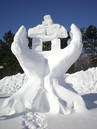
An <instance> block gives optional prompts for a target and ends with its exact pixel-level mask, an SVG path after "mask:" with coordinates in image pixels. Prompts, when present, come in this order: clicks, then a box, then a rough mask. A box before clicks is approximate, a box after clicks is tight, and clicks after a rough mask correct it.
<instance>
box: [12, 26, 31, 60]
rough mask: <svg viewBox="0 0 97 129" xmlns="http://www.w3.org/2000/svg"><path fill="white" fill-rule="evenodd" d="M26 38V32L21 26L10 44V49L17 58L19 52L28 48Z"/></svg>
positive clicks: (21, 52)
mask: <svg viewBox="0 0 97 129" xmlns="http://www.w3.org/2000/svg"><path fill="white" fill-rule="evenodd" d="M28 49H29V48H28V39H27V32H26V28H25V27H24V26H21V27H20V28H19V30H18V31H17V33H16V34H15V37H14V41H13V43H12V45H11V50H12V52H13V54H14V55H15V56H16V57H17V58H19V57H20V55H21V54H23V53H25V51H26V50H28Z"/></svg>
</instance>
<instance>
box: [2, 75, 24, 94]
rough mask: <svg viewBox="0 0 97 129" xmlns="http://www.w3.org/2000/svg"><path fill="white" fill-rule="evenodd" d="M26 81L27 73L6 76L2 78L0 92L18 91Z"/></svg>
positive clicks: (11, 92)
mask: <svg viewBox="0 0 97 129" xmlns="http://www.w3.org/2000/svg"><path fill="white" fill-rule="evenodd" d="M24 81H26V76H25V74H20V73H18V74H16V75H12V76H6V77H5V78H3V79H1V80H0V94H7V95H12V94H13V93H15V92H16V91H18V90H19V89H20V88H21V86H22V85H23V84H24Z"/></svg>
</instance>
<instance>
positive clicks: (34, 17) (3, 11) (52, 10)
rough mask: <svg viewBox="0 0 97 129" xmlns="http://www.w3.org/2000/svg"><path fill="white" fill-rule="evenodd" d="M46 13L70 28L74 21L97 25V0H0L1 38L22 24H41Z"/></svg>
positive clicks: (82, 25) (31, 25)
mask: <svg viewBox="0 0 97 129" xmlns="http://www.w3.org/2000/svg"><path fill="white" fill-rule="evenodd" d="M45 14H51V16H52V18H53V21H54V22H55V23H59V24H62V25H64V26H65V27H66V28H67V29H68V30H69V28H70V25H71V24H72V23H75V24H77V25H78V26H79V27H80V28H82V27H87V26H88V25H90V24H93V25H95V26H97V0H0V39H2V36H3V35H4V33H5V32H8V31H9V30H12V32H14V33H15V32H16V31H17V30H18V28H19V27H20V26H21V25H24V26H25V27H26V28H27V29H28V28H30V27H34V26H36V25H37V24H40V23H41V21H42V17H43V15H45Z"/></svg>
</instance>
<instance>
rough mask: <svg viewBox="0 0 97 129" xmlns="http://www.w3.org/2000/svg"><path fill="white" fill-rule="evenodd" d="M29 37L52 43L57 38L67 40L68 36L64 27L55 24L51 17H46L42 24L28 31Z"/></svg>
mask: <svg viewBox="0 0 97 129" xmlns="http://www.w3.org/2000/svg"><path fill="white" fill-rule="evenodd" d="M28 36H29V37H31V38H39V39H41V40H42V41H50V40H53V39H56V38H66V37H67V36H68V34H67V30H66V29H65V27H64V26H62V25H59V24H53V21H52V18H51V16H50V15H45V16H44V20H43V22H42V24H40V25H37V26H36V27H33V28H30V29H29V30H28Z"/></svg>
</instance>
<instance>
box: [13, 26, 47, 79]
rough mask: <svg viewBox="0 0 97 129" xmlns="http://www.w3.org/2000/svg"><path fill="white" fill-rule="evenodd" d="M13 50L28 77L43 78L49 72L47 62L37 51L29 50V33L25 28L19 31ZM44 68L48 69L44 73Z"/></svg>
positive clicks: (22, 27)
mask: <svg viewBox="0 0 97 129" xmlns="http://www.w3.org/2000/svg"><path fill="white" fill-rule="evenodd" d="M11 50H12V52H13V53H14V55H15V56H16V57H17V59H18V61H19V63H20V65H21V67H22V68H23V70H24V72H25V74H26V75H27V76H28V77H32V76H33V77H34V76H38V77H39V78H41V77H43V76H44V75H45V74H46V71H48V65H47V60H46V59H45V58H44V57H43V56H42V55H40V54H39V53H38V52H36V51H35V50H33V51H32V50H31V49H29V48H28V39H27V32H26V29H25V27H24V26H21V27H20V29H19V30H18V31H17V33H16V35H15V37H14V41H13V43H12V46H11ZM44 67H45V68H46V69H47V70H45V71H44Z"/></svg>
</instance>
